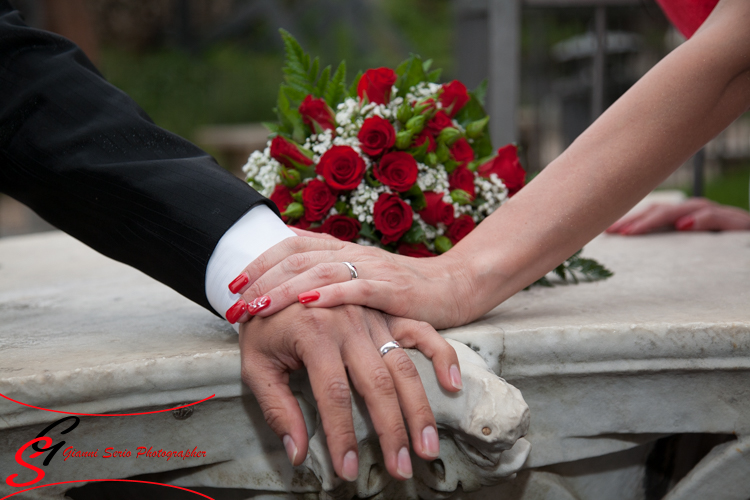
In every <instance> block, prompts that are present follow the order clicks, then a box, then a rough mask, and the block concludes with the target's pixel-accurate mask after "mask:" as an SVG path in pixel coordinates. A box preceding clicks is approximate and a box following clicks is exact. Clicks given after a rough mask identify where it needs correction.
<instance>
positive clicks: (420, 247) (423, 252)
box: [396, 243, 437, 257]
mask: <svg viewBox="0 0 750 500" xmlns="http://www.w3.org/2000/svg"><path fill="white" fill-rule="evenodd" d="M396 251H397V252H398V253H400V254H401V255H406V256H407V257H436V256H437V254H434V253H432V252H430V249H429V248H427V245H425V244H424V243H417V244H416V245H410V244H408V243H401V244H400V245H399V246H398V248H397V249H396Z"/></svg>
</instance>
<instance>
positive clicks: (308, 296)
mask: <svg viewBox="0 0 750 500" xmlns="http://www.w3.org/2000/svg"><path fill="white" fill-rule="evenodd" d="M319 298H320V292H318V291H317V290H311V291H309V292H305V293H301V294H299V295H298V296H297V300H298V301H299V303H300V304H309V303H310V302H315V301H316V300H318V299H319Z"/></svg>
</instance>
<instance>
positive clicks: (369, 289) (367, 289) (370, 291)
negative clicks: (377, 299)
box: [357, 280, 375, 298]
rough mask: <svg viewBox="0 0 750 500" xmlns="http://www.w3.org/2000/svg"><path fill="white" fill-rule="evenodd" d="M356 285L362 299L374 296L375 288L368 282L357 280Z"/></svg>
mask: <svg viewBox="0 0 750 500" xmlns="http://www.w3.org/2000/svg"><path fill="white" fill-rule="evenodd" d="M357 285H358V286H359V288H360V291H361V293H362V295H363V296H364V297H366V298H369V297H372V296H373V295H375V287H373V286H372V283H371V282H370V281H369V280H359V281H357Z"/></svg>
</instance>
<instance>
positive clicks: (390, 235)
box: [372, 193, 414, 245]
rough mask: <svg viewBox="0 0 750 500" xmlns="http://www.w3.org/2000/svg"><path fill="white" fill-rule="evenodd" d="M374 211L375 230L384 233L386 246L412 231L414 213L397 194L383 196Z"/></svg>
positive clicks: (383, 239) (376, 203)
mask: <svg viewBox="0 0 750 500" xmlns="http://www.w3.org/2000/svg"><path fill="white" fill-rule="evenodd" d="M372 211H373V214H372V216H373V221H374V222H375V229H377V230H378V231H380V232H381V233H383V238H382V239H381V241H382V242H383V244H384V245H387V244H388V243H393V242H394V241H398V240H399V238H401V237H402V236H403V235H404V234H405V233H406V232H407V231H408V230H409V229H411V224H412V220H413V214H414V212H412V210H411V207H410V206H409V205H407V204H406V203H404V200H402V199H401V198H399V196H398V195H397V194H389V193H383V194H381V195H380V197H379V198H378V201H376V202H375V206H374V207H373V210H372Z"/></svg>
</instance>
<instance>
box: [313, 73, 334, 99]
mask: <svg viewBox="0 0 750 500" xmlns="http://www.w3.org/2000/svg"><path fill="white" fill-rule="evenodd" d="M330 77H331V67H330V66H326V67H325V68H323V72H322V73H321V74H320V78H319V79H318V84H317V86H316V87H315V97H323V96H324V95H325V91H326V88H327V87H328V80H329V79H330Z"/></svg>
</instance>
